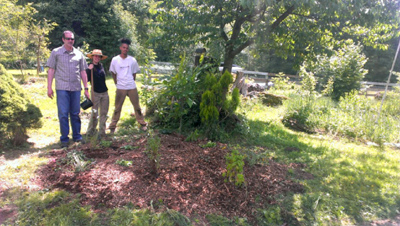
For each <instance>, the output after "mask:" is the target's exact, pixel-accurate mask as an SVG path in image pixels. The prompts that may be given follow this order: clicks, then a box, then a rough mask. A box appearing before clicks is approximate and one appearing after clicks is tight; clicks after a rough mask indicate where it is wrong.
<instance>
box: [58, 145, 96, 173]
mask: <svg viewBox="0 0 400 226" xmlns="http://www.w3.org/2000/svg"><path fill="white" fill-rule="evenodd" d="M60 162H61V164H65V165H70V166H72V168H73V169H74V171H75V172H82V171H85V170H86V169H88V167H90V165H91V164H92V163H93V162H94V161H93V159H88V158H86V156H85V155H84V154H83V152H81V151H76V150H73V151H70V152H68V153H67V155H66V157H65V158H63V159H61V160H60Z"/></svg>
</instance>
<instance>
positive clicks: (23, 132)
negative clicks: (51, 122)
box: [0, 64, 42, 146]
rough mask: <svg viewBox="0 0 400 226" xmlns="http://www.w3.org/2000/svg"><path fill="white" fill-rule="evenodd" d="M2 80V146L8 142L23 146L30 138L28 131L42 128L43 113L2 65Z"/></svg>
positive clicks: (0, 136) (0, 88)
mask: <svg viewBox="0 0 400 226" xmlns="http://www.w3.org/2000/svg"><path fill="white" fill-rule="evenodd" d="M0 79H1V82H0V146H1V144H2V143H4V142H5V141H6V140H11V141H12V143H13V145H16V146H17V145H21V144H23V143H25V142H26V140H27V138H28V136H27V129H30V128H40V127H41V126H42V122H41V120H40V119H41V118H42V113H41V112H40V109H39V108H38V107H36V106H35V105H33V104H32V103H31V101H30V98H29V95H28V94H27V93H26V92H25V91H24V89H23V88H22V87H21V86H20V85H19V84H18V83H17V82H15V81H14V79H13V77H12V75H11V74H9V73H7V70H6V69H5V68H4V67H3V65H1V64H0Z"/></svg>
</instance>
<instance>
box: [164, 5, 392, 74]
mask: <svg viewBox="0 0 400 226" xmlns="http://www.w3.org/2000/svg"><path fill="white" fill-rule="evenodd" d="M398 8H399V1H397V0H395V1H393V0H379V1H377V0H357V1H354V0H350V1H342V0H318V1H309V0H299V1H288V0H260V1H253V0H232V1H224V0H204V1H195V0H185V1H181V0H171V1H164V2H163V4H162V10H160V12H159V14H158V15H157V18H158V22H159V25H160V27H162V28H163V30H164V34H163V35H164V38H163V40H165V41H166V42H168V44H169V46H170V48H174V47H176V46H177V45H186V46H187V45H190V44H191V45H193V46H195V45H205V46H207V47H211V46H213V47H215V46H217V44H218V45H219V47H220V49H221V50H222V51H221V52H220V56H221V57H220V58H223V61H224V62H225V64H224V65H225V69H228V70H230V68H231V66H232V63H233V60H234V58H235V56H237V55H238V54H239V53H240V52H242V51H243V50H244V49H245V48H247V47H249V46H251V45H254V44H256V45H257V47H258V48H261V49H273V50H274V51H275V53H276V54H278V55H281V56H284V57H286V56H288V55H295V56H297V57H298V58H300V59H302V58H304V57H306V56H310V54H315V53H320V52H324V51H329V50H331V49H333V48H335V47H337V40H341V39H348V38H353V39H355V40H357V41H359V42H361V43H362V44H364V45H367V46H373V47H378V48H383V49H384V48H387V45H386V42H387V41H388V40H390V39H391V38H392V37H393V35H394V31H395V30H396V29H397V28H398V24H399V23H398V22H399V20H398V19H399V17H398Z"/></svg>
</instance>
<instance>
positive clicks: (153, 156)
mask: <svg viewBox="0 0 400 226" xmlns="http://www.w3.org/2000/svg"><path fill="white" fill-rule="evenodd" d="M160 145H161V138H160V137H159V136H157V135H155V134H154V133H153V132H152V131H150V137H149V138H148V139H147V147H146V151H145V152H146V154H147V157H148V158H149V162H150V166H151V169H152V173H154V174H157V173H158V170H159V168H160V159H161V155H160Z"/></svg>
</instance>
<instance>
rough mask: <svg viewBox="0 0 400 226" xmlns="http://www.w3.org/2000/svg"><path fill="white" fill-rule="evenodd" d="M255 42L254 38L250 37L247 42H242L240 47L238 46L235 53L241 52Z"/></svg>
mask: <svg viewBox="0 0 400 226" xmlns="http://www.w3.org/2000/svg"><path fill="white" fill-rule="evenodd" d="M253 43H254V39H252V38H251V39H249V40H247V41H246V42H245V43H243V44H241V45H240V46H239V47H238V48H236V49H235V50H234V51H233V54H234V55H235V56H236V55H237V54H239V53H240V52H242V50H244V49H245V48H246V47H248V46H250V45H252V44H253Z"/></svg>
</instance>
